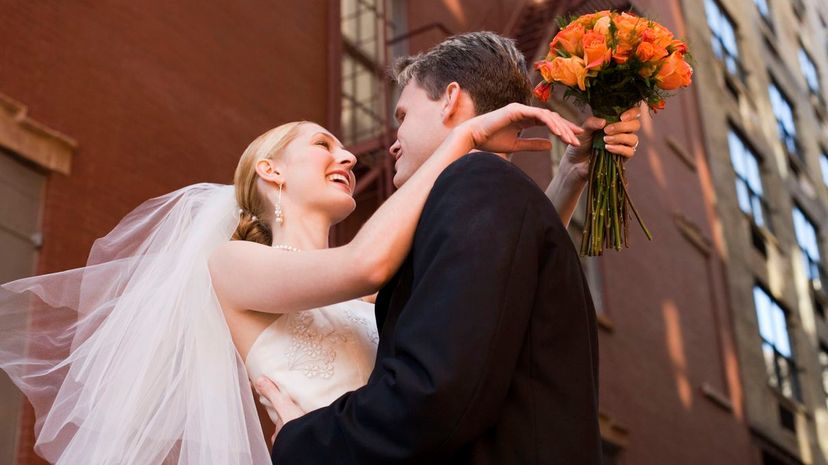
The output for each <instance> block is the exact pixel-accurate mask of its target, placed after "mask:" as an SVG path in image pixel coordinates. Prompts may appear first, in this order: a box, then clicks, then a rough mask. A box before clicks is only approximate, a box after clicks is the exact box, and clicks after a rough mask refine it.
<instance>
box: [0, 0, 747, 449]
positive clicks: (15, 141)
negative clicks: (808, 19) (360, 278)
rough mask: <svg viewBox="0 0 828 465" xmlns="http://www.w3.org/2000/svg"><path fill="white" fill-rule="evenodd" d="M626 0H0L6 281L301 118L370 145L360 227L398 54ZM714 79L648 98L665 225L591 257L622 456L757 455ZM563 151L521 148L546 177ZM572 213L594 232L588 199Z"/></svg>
mask: <svg viewBox="0 0 828 465" xmlns="http://www.w3.org/2000/svg"><path fill="white" fill-rule="evenodd" d="M633 3H634V5H633V6H634V7H635V8H636V9H637V10H638V11H640V12H643V13H646V14H648V15H650V16H653V17H655V18H658V20H659V21H661V22H663V23H664V24H665V25H667V26H668V27H670V28H672V29H673V30H674V31H676V32H677V34H678V35H683V36H686V35H688V32H687V30H686V29H687V26H686V24H687V23H686V21H685V17H684V15H685V11H686V9H687V8H693V5H691V3H693V4H694V2H680V1H679V0H670V1H667V2H656V1H653V0H651V1H640V2H633ZM683 3H684V4H683ZM627 6H629V4H625V3H623V2H612V1H591V2H584V1H577V0H573V1H569V2H567V1H563V0H561V1H555V0H553V1H544V0H475V1H472V0H422V1H416V2H414V1H405V0H311V1H308V0H305V1H301V2H300V1H292V0H286V1H280V2H247V3H245V4H243V5H239V4H235V3H232V2H211V3H210V2H208V3H205V2H192V1H190V2H186V1H185V2H174V3H169V2H160V1H151V2H140V3H139V4H136V3H132V4H117V5H116V4H112V3H108V4H107V3H104V4H98V3H93V2H59V1H51V2H47V1H42V2H10V1H4V2H0V11H3V14H2V15H0V69H2V70H3V72H2V73H0V95H2V97H0V110H2V111H0V192H3V193H4V194H3V196H2V197H0V254H2V257H3V260H2V263H0V281H3V282H5V281H9V280H11V279H14V278H16V277H20V276H25V275H28V274H31V273H33V272H37V273H45V272H52V271H57V270H62V269H66V268H71V267H76V266H79V265H82V264H83V263H84V262H85V259H86V253H87V251H88V249H89V247H90V246H91V244H92V242H93V240H94V239H95V238H97V237H99V236H101V235H103V234H105V233H106V232H107V231H108V230H109V229H110V228H111V227H112V226H114V225H115V224H116V222H117V221H118V219H119V218H121V217H122V216H123V215H124V214H125V213H127V212H128V211H129V210H131V209H132V208H134V207H135V206H136V205H138V204H139V203H140V202H141V201H143V200H144V199H146V198H149V197H152V196H156V195H159V194H162V193H165V192H169V191H171V190H174V189H176V188H178V187H180V186H183V185H186V184H190V183H193V182H198V181H214V182H225V183H228V182H230V181H231V179H232V173H233V169H234V167H235V164H236V162H237V160H238V157H239V156H240V154H241V152H242V151H243V149H244V148H245V147H246V145H247V144H248V143H249V142H250V141H251V140H252V139H253V138H254V137H255V136H257V135H258V134H260V133H262V132H263V131H265V130H266V129H268V128H271V127H274V126H276V125H278V124H280V123H283V122H286V121H290V120H297V119H310V120H314V121H318V122H320V123H321V124H323V125H326V126H327V127H329V128H331V129H332V130H333V131H334V132H336V133H337V134H338V135H339V136H340V137H341V138H342V139H343V140H344V141H346V142H347V143H348V144H349V146H350V147H351V148H352V149H353V150H354V152H355V153H359V154H360V161H361V163H360V167H359V178H360V182H359V186H358V190H359V194H358V201H359V202H358V203H359V208H358V211H357V213H355V214H354V215H353V216H352V217H351V218H349V219H348V220H346V222H345V223H344V224H343V225H342V226H340V227H339V228H337V230H336V231H335V233H334V240H335V241H337V242H341V241H344V240H347V238H348V237H349V236H350V235H351V234H353V231H355V229H356V228H357V227H358V225H359V224H361V222H362V221H364V219H365V218H366V217H367V216H368V215H370V213H371V212H372V211H373V210H374V209H375V208H376V206H377V205H378V204H379V203H380V202H381V201H382V200H383V199H384V198H385V197H387V195H389V194H390V193H391V192H392V186H391V183H390V174H391V171H390V170H391V164H390V162H389V158H388V157H387V156H386V152H385V149H386V148H387V147H388V146H389V145H390V143H391V142H393V139H394V138H393V127H392V126H391V124H392V123H391V121H390V118H389V115H390V109H391V108H392V107H393V103H394V96H395V94H394V89H393V86H392V84H391V83H390V82H389V81H388V79H387V78H386V76H385V69H386V68H387V66H388V64H389V63H390V62H391V60H392V59H393V58H394V57H395V56H399V55H402V54H407V53H413V52H417V51H420V50H424V49H427V48H429V47H430V46H432V45H434V44H435V43H437V42H439V41H440V40H442V39H443V38H445V37H446V36H447V35H450V34H452V33H460V32H465V31H471V30H484V29H485V30H493V31H496V32H499V33H502V34H504V35H508V36H512V37H515V38H517V39H518V43H519V46H520V48H521V49H522V50H523V51H524V53H525V54H526V55H527V58H528V59H529V60H530V61H533V60H534V59H536V58H537V57H539V56H541V55H543V54H545V50H544V49H545V47H546V44H547V43H548V41H549V39H550V38H551V37H552V35H553V33H554V31H555V22H554V18H555V17H556V16H557V15H559V14H562V13H566V12H585V11H587V10H588V9H593V10H595V9H603V8H606V7H619V8H623V7H627ZM702 46H704V44H702ZM695 92H696V91H695V90H692V89H691V90H689V91H686V92H684V93H682V94H681V95H680V96H678V97H676V98H674V99H673V100H671V101H670V102H669V103H668V106H667V109H666V110H664V111H663V112H662V113H660V114H659V115H658V118H655V119H653V118H650V117H649V116H644V117H643V123H644V127H643V129H642V142H641V146H640V148H639V150H638V155H637V156H636V159H635V160H634V161H632V162H631V163H629V164H628V168H629V176H630V179H631V180H632V186H631V190H632V195H633V196H634V198H635V199H637V200H638V202H637V206H638V207H639V209H640V210H641V212H642V214H643V216H644V218H645V220H646V221H647V223H648V226H649V227H650V229H651V231H653V233H654V235H655V240H654V241H653V242H647V241H646V239H645V238H644V237H643V235H642V234H640V233H639V232H638V231H635V232H634V233H633V238H632V243H633V248H632V249H631V250H628V251H625V252H622V253H620V254H616V253H609V254H607V255H606V256H604V257H602V258H599V259H589V260H585V271H586V273H587V275H588V277H589V279H590V282H591V285H592V291H593V295H594V298H595V301H596V304H597V306H598V308H599V311H600V313H601V315H600V319H601V326H600V344H601V353H600V357H601V412H602V415H603V417H602V433H603V435H604V438H605V444H606V454H605V455H606V458H607V459H606V463H607V464H613V463H618V464H626V465H633V464H635V465H662V464H665V463H669V464H671V465H696V464H699V463H707V464H733V465H748V464H759V463H760V462H759V458H758V455H757V454H756V452H755V450H754V449H752V447H751V445H750V434H749V431H748V427H747V426H746V421H745V412H744V411H743V394H742V391H743V386H742V382H741V379H740V371H739V360H738V358H737V356H736V351H735V348H734V340H733V335H732V323H731V318H732V314H733V309H732V308H731V307H730V303H729V300H728V295H727V290H726V289H727V281H726V276H725V269H726V266H727V264H726V262H725V260H724V259H723V250H724V246H723V244H722V242H721V241H722V240H721V235H720V234H719V229H720V228H721V224H720V221H719V217H718V213H717V210H716V192H715V189H714V186H713V183H712V181H711V179H710V178H711V176H710V172H709V168H708V160H709V156H710V155H709V154H708V153H706V150H705V145H704V144H703V143H702V140H703V134H702V119H703V115H702V114H701V113H700V111H699V104H698V100H697V96H696V93H695ZM553 105H558V106H557V107H556V109H557V110H558V111H560V112H561V113H564V114H566V115H569V116H570V117H571V118H573V119H579V118H581V117H582V115H580V114H579V113H578V112H577V111H576V110H575V109H573V108H572V107H570V106H568V105H563V104H553ZM561 150H562V148H561V147H557V148H556V150H555V151H553V153H551V154H546V155H544V154H531V155H530V154H518V155H516V157H515V161H516V163H518V164H520V166H522V167H523V168H524V169H525V170H526V171H527V172H528V173H529V174H530V175H531V176H532V177H533V179H535V180H536V181H537V182H538V183H539V184H540V185H541V186H543V187H545V185H546V183H548V181H549V180H550V179H551V176H552V173H553V170H554V167H555V166H556V164H557V160H558V159H559V157H560V154H561ZM632 229H633V230H634V229H635V228H632ZM572 230H573V238H574V240H576V241H577V240H578V233H577V230H578V218H577V217H576V219H575V221H574V222H573V227H572ZM6 257H9V260H6ZM12 258H13V260H12ZM561 375H562V376H566V374H565V373H562V374H561ZM4 383H5V380H4V379H0V463H14V464H34V463H41V462H40V461H39V460H38V459H37V458H36V457H35V456H34V454H33V452H32V451H31V444H32V432H31V427H32V424H31V421H32V418H31V413H30V412H29V410H28V409H27V408H22V409H21V408H20V407H19V405H21V403H22V401H21V400H20V398H19V397H17V395H16V394H15V391H14V389H13V388H12V387H10V386H8V383H6V384H4Z"/></svg>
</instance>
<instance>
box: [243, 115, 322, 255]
mask: <svg viewBox="0 0 828 465" xmlns="http://www.w3.org/2000/svg"><path fill="white" fill-rule="evenodd" d="M305 123H307V121H294V122H292V123H285V124H283V125H281V126H279V127H276V128H273V129H271V130H269V131H267V132H266V133H264V134H262V135H261V136H259V137H257V138H256V140H254V141H253V142H251V143H250V145H248V146H247V148H246V149H245V150H244V153H243V154H242V156H241V158H240V159H239V164H238V165H237V166H236V174H235V175H234V176H233V185H235V186H236V202H237V203H238V204H239V208H240V209H241V212H240V213H239V215H240V218H239V225H238V227H236V231H235V232H234V233H233V240H240V241H251V242H258V243H260V244H264V245H272V243H273V234H272V232H271V230H270V225H268V224H267V222H266V221H264V219H265V218H269V217H270V212H267V209H268V208H269V207H270V203H269V202H268V201H267V199H266V198H265V196H264V195H263V193H262V192H260V191H259V188H258V182H257V181H258V180H259V175H258V174H257V173H256V163H257V162H258V161H259V160H272V159H273V158H275V157H277V156H278V155H279V154H280V153H281V152H282V150H284V148H285V147H287V145H288V144H290V142H291V141H292V140H293V139H294V138H295V137H296V134H297V133H298V129H299V127H300V126H301V125H303V124H305Z"/></svg>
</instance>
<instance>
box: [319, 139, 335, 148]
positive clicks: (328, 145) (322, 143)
mask: <svg viewBox="0 0 828 465" xmlns="http://www.w3.org/2000/svg"><path fill="white" fill-rule="evenodd" d="M316 145H321V146H323V147H325V148H326V149H330V148H331V144H329V143H328V141H326V140H325V139H322V140H318V141H316Z"/></svg>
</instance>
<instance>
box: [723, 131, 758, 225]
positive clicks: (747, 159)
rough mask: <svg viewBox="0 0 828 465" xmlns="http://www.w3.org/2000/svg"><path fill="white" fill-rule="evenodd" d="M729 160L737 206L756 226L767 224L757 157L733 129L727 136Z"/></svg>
mask: <svg viewBox="0 0 828 465" xmlns="http://www.w3.org/2000/svg"><path fill="white" fill-rule="evenodd" d="M727 139H728V146H729V148H730V160H731V162H732V163H733V170H734V171H735V173H736V196H737V198H738V200H739V208H740V209H741V210H742V211H743V212H745V213H747V214H748V215H750V217H751V218H752V219H753V222H754V223H756V225H757V226H767V225H766V221H767V220H766V218H767V212H768V206H767V202H766V200H765V198H764V192H763V189H762V177H761V175H760V170H759V158H758V157H757V156H756V154H755V153H753V151H752V150H750V149H749V148H748V146H747V145H746V144H745V142H744V140H742V138H741V137H740V136H739V135H738V134H737V133H736V132H735V131H733V130H731V131H730V133H729V134H728V136H727Z"/></svg>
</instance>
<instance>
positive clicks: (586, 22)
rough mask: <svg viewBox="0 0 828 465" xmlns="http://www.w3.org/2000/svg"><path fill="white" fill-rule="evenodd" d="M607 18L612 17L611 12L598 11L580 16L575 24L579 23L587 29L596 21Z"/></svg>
mask: <svg viewBox="0 0 828 465" xmlns="http://www.w3.org/2000/svg"><path fill="white" fill-rule="evenodd" d="M605 16H610V11H609V10H603V11H598V12H596V13H592V14H588V15H583V16H579V17H578V19H576V20H575V21H573V23H578V24H580V25H582V26H584V27H586V28H591V27H592V25H593V24H595V21H597V20H598V19H600V18H603V17H605Z"/></svg>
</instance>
